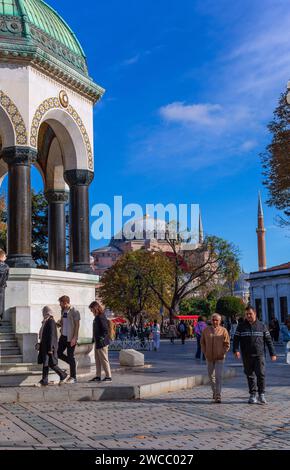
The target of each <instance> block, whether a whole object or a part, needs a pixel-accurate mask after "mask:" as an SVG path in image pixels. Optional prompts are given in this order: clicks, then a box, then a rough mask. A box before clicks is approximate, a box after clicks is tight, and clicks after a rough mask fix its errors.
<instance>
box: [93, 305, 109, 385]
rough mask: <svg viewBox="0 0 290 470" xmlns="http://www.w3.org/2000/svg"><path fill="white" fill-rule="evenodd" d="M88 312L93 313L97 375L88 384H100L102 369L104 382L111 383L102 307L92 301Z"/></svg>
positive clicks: (107, 340) (107, 332)
mask: <svg viewBox="0 0 290 470" xmlns="http://www.w3.org/2000/svg"><path fill="white" fill-rule="evenodd" d="M89 309H90V311H91V312H92V313H93V315H94V317H95V319H94V322H93V342H94V343H95V359H96V372H97V375H96V377H94V378H93V379H91V380H90V382H100V381H101V374H102V368H103V369H104V371H105V374H106V376H105V378H104V379H103V381H104V382H112V377H111V367H110V363H109V351H108V349H109V348H108V346H109V344H110V339H109V323H108V320H107V318H106V315H105V313H104V309H103V308H102V306H101V305H100V304H99V303H98V302H96V301H94V302H92V303H91V304H90V306H89Z"/></svg>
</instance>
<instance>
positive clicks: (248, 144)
mask: <svg viewBox="0 0 290 470" xmlns="http://www.w3.org/2000/svg"><path fill="white" fill-rule="evenodd" d="M257 145H258V143H257V142H256V140H246V141H245V142H244V143H243V144H242V145H241V150H244V151H245V152H248V151H249V150H253V149H254V148H256V147H257Z"/></svg>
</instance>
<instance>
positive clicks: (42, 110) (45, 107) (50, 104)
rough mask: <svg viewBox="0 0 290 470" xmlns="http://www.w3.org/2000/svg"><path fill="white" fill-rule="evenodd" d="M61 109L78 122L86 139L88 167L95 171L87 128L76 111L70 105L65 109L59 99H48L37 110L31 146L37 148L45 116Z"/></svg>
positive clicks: (32, 126)
mask: <svg viewBox="0 0 290 470" xmlns="http://www.w3.org/2000/svg"><path fill="white" fill-rule="evenodd" d="M56 108H60V109H62V110H63V111H64V112H67V113H68V114H69V115H70V116H71V117H72V118H73V120H74V121H75V122H76V124H77V125H78V127H79V129H80V131H81V134H82V136H83V139H84V143H85V146H86V149H87V157H88V167H89V169H90V170H93V168H94V164H93V152H92V146H91V143H90V139H89V136H88V133H87V131H86V128H85V126H84V123H83V121H82V119H81V118H80V116H79V115H78V113H77V112H76V110H75V109H74V108H73V107H72V106H71V105H69V106H68V107H67V108H65V109H64V108H63V106H62V105H61V103H60V100H59V98H48V99H46V100H44V101H43V103H41V105H40V106H39V107H38V108H37V111H36V113H35V115H34V118H33V120H32V125H31V132H30V145H31V147H34V148H37V138H38V132H39V127H40V123H41V122H42V119H43V116H44V115H45V114H46V113H47V112H48V111H49V110H50V109H56Z"/></svg>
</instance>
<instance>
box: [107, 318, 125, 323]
mask: <svg viewBox="0 0 290 470" xmlns="http://www.w3.org/2000/svg"><path fill="white" fill-rule="evenodd" d="M111 321H112V322H113V323H127V320H125V318H122V317H116V318H112V319H111Z"/></svg>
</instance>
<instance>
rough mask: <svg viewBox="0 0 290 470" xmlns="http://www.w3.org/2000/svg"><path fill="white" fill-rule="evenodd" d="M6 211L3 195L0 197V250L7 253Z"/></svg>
mask: <svg viewBox="0 0 290 470" xmlns="http://www.w3.org/2000/svg"><path fill="white" fill-rule="evenodd" d="M6 245H7V210H6V200H5V195H4V194H1V195H0V248H1V249H2V250H4V251H5V252H6V251H7V246H6Z"/></svg>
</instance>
